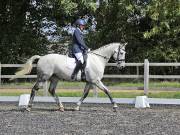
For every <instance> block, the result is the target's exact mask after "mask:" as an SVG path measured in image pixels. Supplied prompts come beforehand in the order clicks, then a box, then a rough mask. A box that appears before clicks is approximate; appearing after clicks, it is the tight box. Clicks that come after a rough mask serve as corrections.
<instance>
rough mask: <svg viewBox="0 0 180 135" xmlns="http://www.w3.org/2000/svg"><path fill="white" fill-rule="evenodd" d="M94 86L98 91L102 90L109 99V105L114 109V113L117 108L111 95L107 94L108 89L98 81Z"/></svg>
mask: <svg viewBox="0 0 180 135" xmlns="http://www.w3.org/2000/svg"><path fill="white" fill-rule="evenodd" d="M95 84H96V86H97V87H98V88H99V89H101V90H103V91H104V93H105V94H106V95H107V96H108V97H109V99H110V101H111V103H112V104H113V109H114V111H116V109H117V107H118V106H117V104H116V102H115V101H114V100H113V98H112V96H111V94H110V93H109V90H108V88H107V87H106V86H105V85H104V84H103V83H102V82H101V81H100V80H98V81H97V82H96V83H95Z"/></svg>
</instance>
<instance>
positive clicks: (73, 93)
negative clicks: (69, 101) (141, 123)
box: [0, 89, 180, 99]
mask: <svg viewBox="0 0 180 135" xmlns="http://www.w3.org/2000/svg"><path fill="white" fill-rule="evenodd" d="M30 92H31V90H30V89H0V96H19V95H21V94H28V93H30ZM82 92H83V90H82V89H81V90H80V89H76V90H73V89H68V90H67V89H57V91H56V93H57V95H58V96H60V97H80V96H82ZM110 93H111V95H112V97H114V98H135V97H136V96H141V95H144V91H143V90H110ZM36 94H37V95H38V96H43V90H42V89H40V90H39V91H38V92H37V93H36ZM93 94H94V92H93V90H91V91H90V93H89V97H92V96H93ZM98 97H107V96H106V95H105V94H104V93H103V92H102V91H100V90H98ZM148 97H153V98H176V99H180V91H150V92H149V93H148Z"/></svg>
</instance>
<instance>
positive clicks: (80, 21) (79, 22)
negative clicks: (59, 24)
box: [75, 19, 86, 30]
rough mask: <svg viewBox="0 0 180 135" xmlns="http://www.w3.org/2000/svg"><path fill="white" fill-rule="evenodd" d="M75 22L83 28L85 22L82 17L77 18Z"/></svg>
mask: <svg viewBox="0 0 180 135" xmlns="http://www.w3.org/2000/svg"><path fill="white" fill-rule="evenodd" d="M75 23H76V25H77V26H78V27H79V28H80V29H81V30H83V29H84V28H85V25H86V22H85V21H84V20H83V19H77V20H76V22H75Z"/></svg>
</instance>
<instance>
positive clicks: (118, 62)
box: [115, 46, 125, 64]
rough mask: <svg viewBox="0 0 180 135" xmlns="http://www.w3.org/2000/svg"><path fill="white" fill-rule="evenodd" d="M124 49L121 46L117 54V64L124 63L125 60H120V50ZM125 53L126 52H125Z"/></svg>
mask: <svg viewBox="0 0 180 135" xmlns="http://www.w3.org/2000/svg"><path fill="white" fill-rule="evenodd" d="M121 49H122V47H120V46H119V48H118V54H117V59H116V60H115V61H116V63H117V64H120V63H121V62H124V61H125V59H119V55H120V50H121ZM123 51H125V50H123Z"/></svg>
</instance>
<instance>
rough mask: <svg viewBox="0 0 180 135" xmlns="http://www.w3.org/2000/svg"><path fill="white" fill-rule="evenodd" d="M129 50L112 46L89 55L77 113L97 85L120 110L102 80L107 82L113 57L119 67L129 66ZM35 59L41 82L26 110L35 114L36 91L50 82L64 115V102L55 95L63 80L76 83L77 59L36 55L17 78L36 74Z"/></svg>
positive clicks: (118, 44) (51, 92)
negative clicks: (104, 76) (34, 71)
mask: <svg viewBox="0 0 180 135" xmlns="http://www.w3.org/2000/svg"><path fill="white" fill-rule="evenodd" d="M125 46H126V44H122V43H110V44H108V45H105V46H103V47H100V48H99V49H96V50H94V51H91V52H89V53H88V59H87V64H86V68H85V74H86V85H85V88H84V92H83V95H82V97H81V98H80V100H79V101H78V102H77V107H76V108H75V110H79V109H80V105H81V104H82V102H83V100H84V99H85V98H86V97H87V95H88V93H89V90H90V89H91V88H92V86H93V85H95V86H97V87H98V88H99V89H101V90H102V91H104V92H105V94H106V95H107V96H108V97H109V99H110V101H111V103H112V104H113V108H114V110H116V108H117V104H116V102H115V101H114V100H113V98H112V97H111V95H110V93H109V90H108V89H107V87H106V86H105V85H104V84H103V83H102V81H101V79H102V78H103V74H104V69H105V66H106V64H107V63H108V61H109V59H110V58H111V56H113V58H114V59H115V61H116V63H117V67H124V66H125V53H126V52H125ZM35 59H39V60H38V63H37V81H36V83H35V85H34V87H33V88H32V90H31V95H30V101H29V104H28V107H27V108H26V110H28V111H30V110H31V107H32V102H33V99H34V96H35V93H36V91H38V89H39V88H41V86H42V85H43V83H45V82H46V81H50V86H49V90H48V91H49V93H50V94H51V95H52V96H53V97H54V98H55V101H56V103H57V105H58V107H59V110H60V111H64V107H63V104H62V103H61V101H59V98H58V96H57V95H56V93H55V89H56V86H57V83H58V80H60V79H63V80H68V81H72V80H71V74H72V72H73V69H74V67H75V59H74V58H69V57H68V56H66V55H60V54H48V55H45V56H39V55H34V56H32V57H31V58H30V59H29V60H28V61H27V62H26V64H25V65H24V67H23V68H22V69H21V70H20V71H18V72H16V75H15V78H17V77H18V76H21V75H25V74H28V73H30V72H31V70H32V63H33V61H34V60H35ZM77 79H78V80H79V81H80V80H81V73H80V72H79V74H78V76H77Z"/></svg>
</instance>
